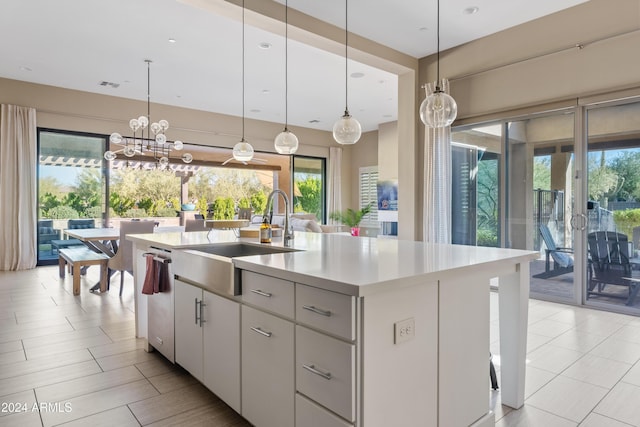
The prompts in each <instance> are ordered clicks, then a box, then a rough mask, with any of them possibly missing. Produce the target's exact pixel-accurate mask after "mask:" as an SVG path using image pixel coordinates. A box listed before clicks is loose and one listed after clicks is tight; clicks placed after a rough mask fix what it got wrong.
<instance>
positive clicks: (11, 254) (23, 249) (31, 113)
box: [0, 104, 38, 270]
mask: <svg viewBox="0 0 640 427" xmlns="http://www.w3.org/2000/svg"><path fill="white" fill-rule="evenodd" d="M37 164H38V158H37V144H36V110H35V109H34V108H29V107H19V106H16V105H7V104H2V108H1V111H0V200H2V203H0V270H26V269H29V268H34V267H35V266H36V261H37V250H36V249H37V248H36V221H37V210H38V204H37V201H36V195H37V192H36V182H37V181H36V168H37Z"/></svg>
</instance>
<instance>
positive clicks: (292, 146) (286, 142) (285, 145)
mask: <svg viewBox="0 0 640 427" xmlns="http://www.w3.org/2000/svg"><path fill="white" fill-rule="evenodd" d="M288 122H289V5H288V1H285V2H284V130H283V131H282V132H280V133H279V134H278V136H276V139H275V141H274V142H273V145H274V147H275V149H276V151H277V152H278V154H293V153H295V152H296V151H298V137H297V136H296V135H295V134H294V133H293V132H291V131H290V130H289V129H288V128H287V125H288Z"/></svg>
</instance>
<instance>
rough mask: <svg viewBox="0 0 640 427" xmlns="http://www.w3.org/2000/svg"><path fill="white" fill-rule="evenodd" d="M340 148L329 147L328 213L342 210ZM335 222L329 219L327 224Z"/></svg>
mask: <svg viewBox="0 0 640 427" xmlns="http://www.w3.org/2000/svg"><path fill="white" fill-rule="evenodd" d="M341 176H342V148H341V147H329V176H328V180H329V185H328V191H327V196H328V197H327V199H328V201H327V210H328V213H331V212H338V211H342V179H341ZM334 223H335V224H337V222H335V221H334V220H329V224H334Z"/></svg>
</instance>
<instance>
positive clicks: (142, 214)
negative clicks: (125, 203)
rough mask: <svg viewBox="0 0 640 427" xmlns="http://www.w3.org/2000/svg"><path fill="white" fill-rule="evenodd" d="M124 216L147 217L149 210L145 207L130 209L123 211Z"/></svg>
mask: <svg viewBox="0 0 640 427" xmlns="http://www.w3.org/2000/svg"><path fill="white" fill-rule="evenodd" d="M121 216H122V218H145V217H146V216H147V211H145V210H144V209H136V208H133V209H129V210H128V211H126V212H122V215H121Z"/></svg>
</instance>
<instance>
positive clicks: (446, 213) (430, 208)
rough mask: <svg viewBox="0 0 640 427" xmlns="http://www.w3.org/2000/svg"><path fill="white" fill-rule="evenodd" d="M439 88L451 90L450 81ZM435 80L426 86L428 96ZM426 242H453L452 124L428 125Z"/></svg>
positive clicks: (426, 127) (426, 151)
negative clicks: (439, 126) (443, 125)
mask: <svg viewBox="0 0 640 427" xmlns="http://www.w3.org/2000/svg"><path fill="white" fill-rule="evenodd" d="M439 86H440V89H441V90H442V91H443V92H445V93H449V81H448V80H446V79H442V81H441V82H440V85H439ZM434 90H435V82H433V83H429V84H427V85H426V86H425V91H426V94H427V96H429V95H430V94H432V93H433V91H434ZM424 192H425V194H424V206H423V207H424V230H423V231H424V241H425V242H431V243H451V126H446V127H443V128H431V127H429V126H425V138H424Z"/></svg>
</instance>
